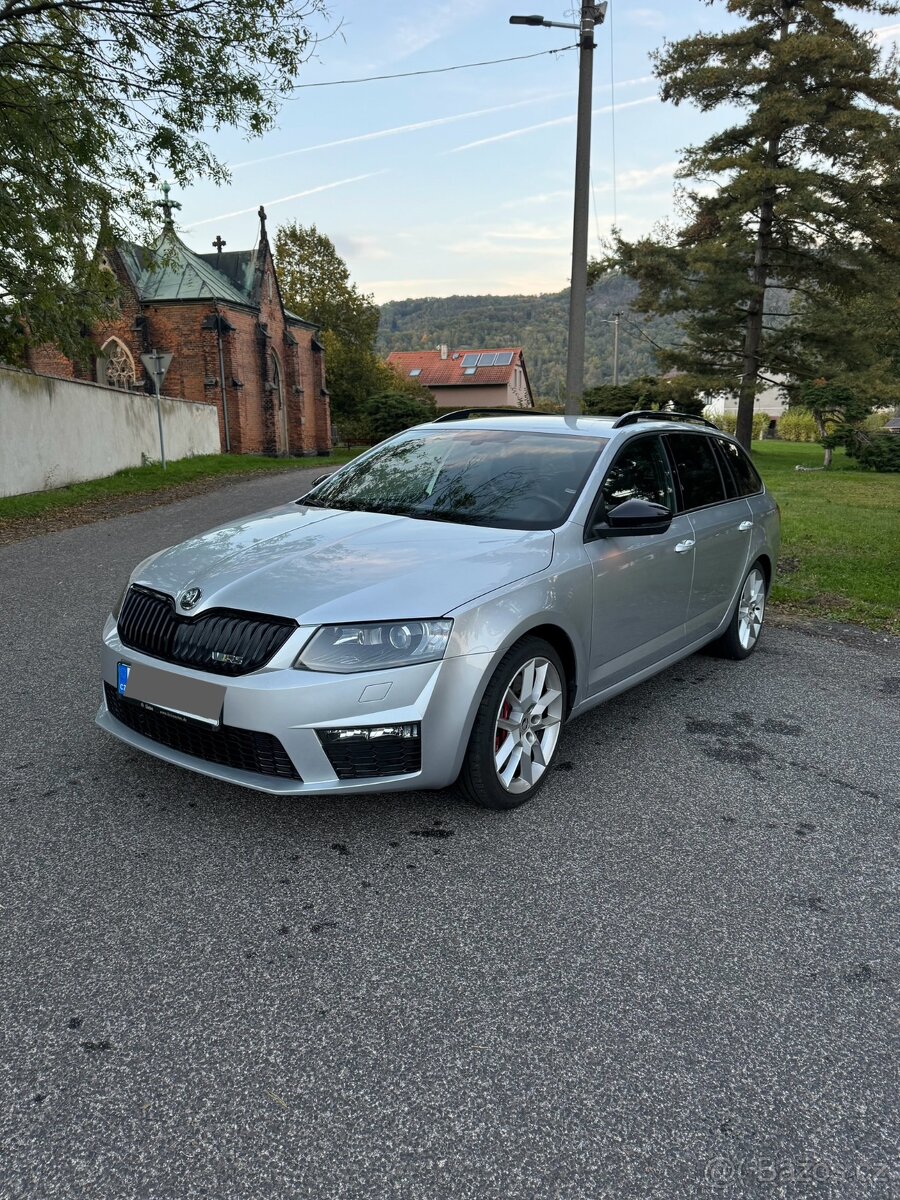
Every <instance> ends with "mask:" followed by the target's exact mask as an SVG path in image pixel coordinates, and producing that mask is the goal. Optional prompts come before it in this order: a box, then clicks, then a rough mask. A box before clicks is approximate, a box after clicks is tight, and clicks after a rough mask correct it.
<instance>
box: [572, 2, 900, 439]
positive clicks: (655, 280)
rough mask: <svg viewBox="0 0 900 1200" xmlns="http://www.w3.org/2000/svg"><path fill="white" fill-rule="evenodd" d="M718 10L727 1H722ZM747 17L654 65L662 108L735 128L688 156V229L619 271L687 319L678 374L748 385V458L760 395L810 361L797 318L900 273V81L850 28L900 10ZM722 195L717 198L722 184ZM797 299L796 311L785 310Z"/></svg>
mask: <svg viewBox="0 0 900 1200" xmlns="http://www.w3.org/2000/svg"><path fill="white" fill-rule="evenodd" d="M709 2H710V3H711V2H712V0H709ZM726 8H727V10H728V12H729V13H730V14H731V15H732V16H736V17H738V18H740V19H741V24H740V25H739V26H738V27H736V28H729V29H728V30H727V31H725V32H721V33H700V34H698V35H697V36H696V37H692V38H686V39H684V40H682V41H678V42H673V43H667V44H666V45H664V46H663V48H662V49H661V50H660V51H658V52H657V53H656V54H655V55H654V70H655V74H656V75H657V77H658V78H659V79H660V80H661V82H662V97H663V99H665V100H671V101H672V102H673V103H675V104H681V103H692V104H694V105H696V106H697V107H698V108H699V109H700V110H701V111H703V112H708V111H711V110H714V109H717V108H719V107H720V106H726V105H727V106H729V108H736V109H738V110H739V114H740V115H739V118H738V120H737V121H736V123H734V124H731V125H729V126H728V127H726V128H725V129H723V130H722V131H721V132H719V133H717V134H715V135H714V136H712V137H711V138H709V139H708V140H707V141H706V142H704V143H703V145H701V146H697V147H693V148H690V149H688V150H686V151H685V152H684V156H683V160H682V163H681V166H680V170H679V175H680V177H681V178H683V179H685V180H694V181H703V184H704V186H697V184H695V185H694V186H693V187H686V188H685V189H684V190H683V192H682V194H681V202H682V209H683V218H684V219H683V223H681V224H680V225H675V224H669V225H666V226H663V227H661V228H660V229H659V230H658V231H657V236H656V237H648V238H644V239H641V240H638V241H635V242H628V241H626V240H624V239H623V238H621V237H617V238H616V241H615V245H614V251H613V254H612V255H611V257H610V259H609V260H608V261H607V262H606V263H604V264H594V267H595V272H596V271H597V270H600V269H602V268H604V267H606V268H608V267H609V266H616V267H618V268H619V269H623V270H625V271H626V272H627V273H628V274H629V275H631V276H632V277H633V278H635V279H636V280H637V281H638V283H639V285H640V294H639V297H638V300H637V302H636V304H635V307H636V308H637V309H638V310H639V311H644V312H648V313H656V314H664V313H665V314H672V313H677V314H680V318H679V319H680V323H681V325H682V328H683V332H684V335H685V340H684V342H683V344H682V345H681V346H680V347H679V348H678V349H676V350H673V351H670V352H667V354H666V355H664V356H663V361H665V362H667V363H668V364H669V365H672V366H677V367H679V368H680V369H682V370H685V371H687V372H688V373H690V374H691V375H692V376H693V377H695V378H696V379H697V380H698V381H700V382H704V383H705V385H706V386H707V388H708V389H709V390H711V391H712V390H718V389H722V388H728V389H729V390H733V389H734V386H735V383H736V381H737V380H738V379H739V380H740V391H739V401H738V415H737V436H738V437H739V439H740V440H741V441H742V442H743V443H744V445H749V442H750V438H751V432H752V421H753V404H754V399H755V395H756V391H757V388H758V387H759V385H760V383H765V382H766V379H767V375H769V374H792V373H793V372H794V370H795V368H796V367H797V366H798V362H799V360H800V359H802V357H803V356H802V354H798V341H797V335H796V333H791V334H789V333H788V329H789V326H790V320H789V319H788V318H786V316H785V312H786V311H788V310H790V309H792V308H793V307H794V306H795V305H796V304H797V303H798V301H799V300H800V299H802V300H803V302H804V303H807V304H808V305H811V306H812V308H813V310H814V309H815V305H816V299H817V297H818V296H819V295H823V296H824V295H825V294H827V295H828V297H829V298H830V303H832V304H833V303H835V302H837V303H838V304H841V303H848V302H850V300H852V299H854V298H858V297H860V296H861V295H863V294H864V293H865V291H866V288H867V273H868V271H869V269H870V268H871V266H872V265H873V264H874V265H875V266H876V267H877V270H878V271H879V273H883V272H885V271H887V272H892V273H893V277H894V279H895V280H896V278H897V277H898V273H900V224H898V220H900V179H898V175H897V171H896V164H897V161H898V157H900V124H898V115H897V114H898V112H900V68H898V59H897V55H896V52H895V53H893V54H891V55H888V56H885V57H882V55H881V52H880V50H879V48H878V46H877V45H876V43H875V40H874V38H873V37H872V35H871V34H868V33H864V32H862V31H861V30H859V29H858V28H856V27H855V26H854V25H853V24H852V23H851V21H850V20H849V19H847V18H846V17H844V16H842V15H840V14H841V13H846V12H847V10H852V12H855V13H858V14H864V15H871V14H882V15H894V14H896V13H897V12H898V11H900V6H898V4H897V3H892V2H887V0H845V3H843V4H842V5H841V6H840V8H839V7H838V6H837V5H835V4H832V3H829V2H827V0H727V3H726ZM710 183H712V187H710ZM786 299H787V303H786V302H785V300H786Z"/></svg>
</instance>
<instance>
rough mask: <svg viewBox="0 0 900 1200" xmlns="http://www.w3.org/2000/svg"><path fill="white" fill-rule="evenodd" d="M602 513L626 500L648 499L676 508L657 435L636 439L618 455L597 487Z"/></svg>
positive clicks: (666, 466)
mask: <svg viewBox="0 0 900 1200" xmlns="http://www.w3.org/2000/svg"><path fill="white" fill-rule="evenodd" d="M600 497H601V511H600V512H599V513H598V516H601V517H602V516H604V515H605V513H607V512H609V510H610V509H611V508H615V507H616V505H617V504H624V502H625V501H626V500H649V501H651V502H652V503H653V504H663V505H665V507H666V508H667V509H668V510H669V512H674V511H675V489H674V486H673V484H672V474H671V472H670V471H669V464H668V462H667V460H666V456H665V452H664V451H663V448H662V445H661V444H660V441H659V438H655V437H645V438H636V439H635V440H634V441H631V442H629V443H628V445H627V446H625V448H624V449H623V450H622V452H621V453H620V454H619V455H618V457H617V458H616V460H615V462H614V463H613V465H612V466H611V467H610V469H609V471H608V472H607V474H606V478H605V479H604V480H603V483H602V485H601V487H600Z"/></svg>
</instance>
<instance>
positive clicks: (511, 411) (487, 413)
mask: <svg viewBox="0 0 900 1200" xmlns="http://www.w3.org/2000/svg"><path fill="white" fill-rule="evenodd" d="M555 415H556V414H555V413H539V412H535V410H534V409H533V408H458V409H456V410H455V411H454V412H448V413H441V415H440V416H439V417H435V418H434V420H433V421H432V422H431V424H432V425H442V424H443V423H444V422H445V421H468V419H469V418H470V417H546V416H555Z"/></svg>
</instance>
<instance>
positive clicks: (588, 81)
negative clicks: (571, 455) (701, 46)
mask: <svg viewBox="0 0 900 1200" xmlns="http://www.w3.org/2000/svg"><path fill="white" fill-rule="evenodd" d="M605 16H606V3H602V4H582V6H581V20H580V21H579V23H578V24H577V25H573V24H570V23H568V22H564V21H545V20H544V18H543V17H542V16H536V15H535V16H529V17H522V16H519V17H510V18H509V23H510V25H545V26H547V27H549V28H552V29H577V30H578V119H577V133H576V143H575V205H574V212H573V216H572V276H571V284H570V289H569V340H568V347H567V353H566V415H567V416H570V415H573V416H577V415H578V414H579V413H580V412H581V397H582V393H583V392H584V327H585V319H586V314H587V252H588V217H589V206H590V183H591V99H592V96H591V93H592V90H593V76H594V46H595V43H594V29H595V28H596V26H597V25H600V24H602V22H603V18H604V17H605Z"/></svg>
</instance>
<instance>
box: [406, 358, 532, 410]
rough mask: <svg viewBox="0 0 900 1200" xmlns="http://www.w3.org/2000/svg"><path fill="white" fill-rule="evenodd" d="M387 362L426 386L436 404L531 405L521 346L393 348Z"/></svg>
mask: <svg viewBox="0 0 900 1200" xmlns="http://www.w3.org/2000/svg"><path fill="white" fill-rule="evenodd" d="M387 362H388V366H390V367H392V368H393V369H394V370H395V371H396V372H397V374H398V375H400V376H402V378H404V379H414V380H417V381H418V382H419V383H421V384H422V386H423V387H426V388H428V390H429V391H430V392H431V394H432V396H433V397H434V402H435V404H436V405H437V406H438V408H534V397H533V396H532V394H531V384H530V383H529V381H528V372H527V370H526V369H525V357H524V355H523V353H522V348H521V346H505V347H503V348H502V349H500V350H450V349H449V348H448V347H447V346H441V347H440V348H439V349H437V350H410V351H405V350H395V351H393V353H391V354H389V355H388V357H387Z"/></svg>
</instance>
